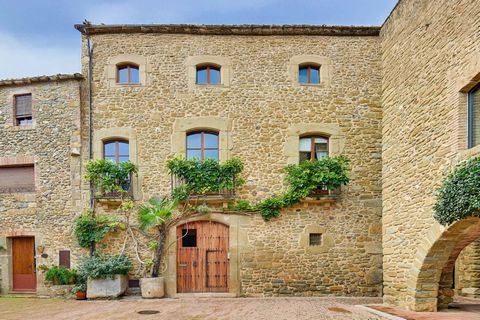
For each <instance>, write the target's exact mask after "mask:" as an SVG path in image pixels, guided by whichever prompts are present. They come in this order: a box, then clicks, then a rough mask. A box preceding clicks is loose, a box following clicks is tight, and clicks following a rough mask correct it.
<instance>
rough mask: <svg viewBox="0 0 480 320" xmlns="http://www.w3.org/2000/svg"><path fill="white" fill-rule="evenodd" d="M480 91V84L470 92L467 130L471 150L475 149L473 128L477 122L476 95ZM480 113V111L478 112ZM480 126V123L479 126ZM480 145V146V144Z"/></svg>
mask: <svg viewBox="0 0 480 320" xmlns="http://www.w3.org/2000/svg"><path fill="white" fill-rule="evenodd" d="M477 91H480V83H477V84H476V85H475V86H474V87H473V88H472V89H471V90H470V91H468V111H467V118H468V119H467V122H468V125H467V126H468V129H467V147H468V149H471V148H473V147H475V145H474V143H475V141H474V139H473V126H474V124H475V123H474V120H475V107H474V95H475V94H476V93H477ZM479 105H480V102H479ZM477 112H479V110H477ZM478 125H480V123H479V124H478ZM478 145H480V144H478Z"/></svg>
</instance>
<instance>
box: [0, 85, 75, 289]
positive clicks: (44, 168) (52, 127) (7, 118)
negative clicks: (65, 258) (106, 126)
mask: <svg viewBox="0 0 480 320" xmlns="http://www.w3.org/2000/svg"><path fill="white" fill-rule="evenodd" d="M19 93H31V94H32V108H33V118H34V122H35V123H34V125H32V126H24V127H17V126H14V125H13V124H14V120H13V118H12V114H13V107H14V106H13V101H14V94H19ZM79 94H80V82H79V81H78V80H64V81H59V82H56V81H50V82H40V83H35V84H30V85H8V86H0V164H5V163H7V162H8V163H27V162H29V163H34V165H35V184H36V185H35V192H31V193H13V194H4V193H2V194H0V245H1V246H4V247H5V250H2V249H0V265H1V266H2V276H1V277H0V278H1V279H2V281H1V283H0V291H1V293H6V292H8V291H9V290H10V289H11V288H10V277H11V274H10V271H11V261H10V260H11V259H10V258H11V248H10V245H11V244H10V241H9V238H8V237H12V236H27V235H28V236H35V244H36V246H37V248H38V247H39V246H43V247H44V248H45V250H44V252H43V253H44V254H47V255H48V258H42V257H41V252H39V251H37V252H36V258H37V266H38V265H53V264H54V265H58V251H59V250H65V249H70V250H71V257H72V264H73V265H75V263H76V258H77V257H78V255H79V253H80V252H79V250H78V245H77V244H76V241H74V240H73V236H72V227H73V218H74V216H75V214H77V213H78V212H79V210H80V209H79V208H80V206H81V203H80V200H81V198H80V176H81V173H80V156H79V154H78V153H79V152H80V147H81V144H80V98H79ZM37 280H39V279H37ZM42 285H43V283H42V282H41V281H40V280H39V281H38V284H37V287H41V286H42Z"/></svg>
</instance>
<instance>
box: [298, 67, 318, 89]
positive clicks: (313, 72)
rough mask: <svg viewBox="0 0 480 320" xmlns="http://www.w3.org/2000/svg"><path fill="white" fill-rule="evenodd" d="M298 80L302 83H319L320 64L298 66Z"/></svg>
mask: <svg viewBox="0 0 480 320" xmlns="http://www.w3.org/2000/svg"><path fill="white" fill-rule="evenodd" d="M298 82H299V83H300V84H319V83H320V66H319V65H313V64H307V65H305V64H304V65H300V66H299V67H298Z"/></svg>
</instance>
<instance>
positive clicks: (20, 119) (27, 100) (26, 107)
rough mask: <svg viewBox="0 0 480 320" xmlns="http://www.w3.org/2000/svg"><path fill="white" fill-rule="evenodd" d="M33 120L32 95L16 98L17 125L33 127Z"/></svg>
mask: <svg viewBox="0 0 480 320" xmlns="http://www.w3.org/2000/svg"><path fill="white" fill-rule="evenodd" d="M32 119H33V117H32V95H31V94H22V95H17V96H15V124H16V125H17V126H23V125H31V124H32V123H33V122H32Z"/></svg>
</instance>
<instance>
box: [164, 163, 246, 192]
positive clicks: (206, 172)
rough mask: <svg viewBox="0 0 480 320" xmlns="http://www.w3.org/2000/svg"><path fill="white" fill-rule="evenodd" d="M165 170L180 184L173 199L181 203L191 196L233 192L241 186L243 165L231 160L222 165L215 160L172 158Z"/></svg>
mask: <svg viewBox="0 0 480 320" xmlns="http://www.w3.org/2000/svg"><path fill="white" fill-rule="evenodd" d="M167 169H168V171H169V173H170V174H172V175H173V176H174V177H175V178H176V179H179V180H180V181H181V182H182V183H181V184H180V185H179V186H177V187H175V189H174V190H173V198H174V199H175V200H179V201H183V200H185V199H186V198H187V197H188V196H189V195H191V194H198V195H201V194H207V193H210V192H219V191H222V190H234V189H235V188H236V187H238V186H241V185H242V184H243V182H244V181H243V180H242V179H241V177H240V173H241V172H242V171H243V163H242V161H241V160H240V159H238V158H233V159H230V160H227V161H224V162H223V163H219V162H218V161H217V160H215V159H205V160H203V161H202V160H199V159H197V158H193V159H189V160H186V159H182V158H179V157H177V158H174V159H172V160H169V161H167Z"/></svg>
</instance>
